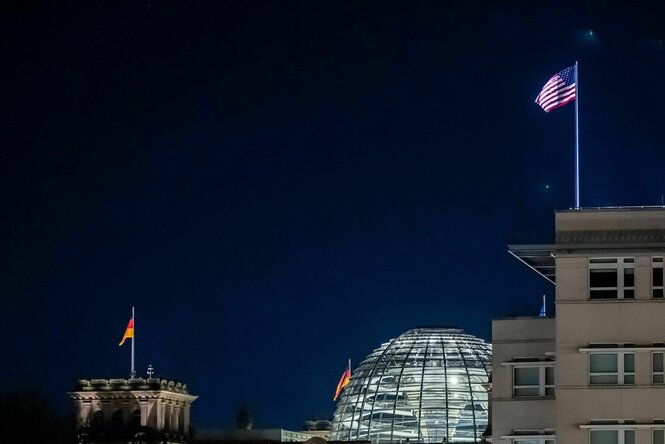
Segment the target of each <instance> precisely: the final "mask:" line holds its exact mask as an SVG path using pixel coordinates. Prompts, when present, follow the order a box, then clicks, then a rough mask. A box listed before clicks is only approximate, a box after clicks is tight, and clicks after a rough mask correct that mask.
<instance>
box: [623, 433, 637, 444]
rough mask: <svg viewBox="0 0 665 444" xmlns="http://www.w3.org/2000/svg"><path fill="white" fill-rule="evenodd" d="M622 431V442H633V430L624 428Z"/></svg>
mask: <svg viewBox="0 0 665 444" xmlns="http://www.w3.org/2000/svg"><path fill="white" fill-rule="evenodd" d="M623 433H624V435H623V444H635V430H624V431H623Z"/></svg>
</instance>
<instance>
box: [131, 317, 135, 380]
mask: <svg viewBox="0 0 665 444" xmlns="http://www.w3.org/2000/svg"><path fill="white" fill-rule="evenodd" d="M132 323H133V325H134V331H133V335H132V369H131V373H130V376H131V378H132V379H134V378H136V370H135V369H134V343H135V342H136V321H135V320H134V307H133V306H132Z"/></svg>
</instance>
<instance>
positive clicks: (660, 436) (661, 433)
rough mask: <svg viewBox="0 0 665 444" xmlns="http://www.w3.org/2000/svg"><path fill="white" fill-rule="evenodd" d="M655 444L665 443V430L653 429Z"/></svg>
mask: <svg viewBox="0 0 665 444" xmlns="http://www.w3.org/2000/svg"><path fill="white" fill-rule="evenodd" d="M653 444H665V430H654V431H653Z"/></svg>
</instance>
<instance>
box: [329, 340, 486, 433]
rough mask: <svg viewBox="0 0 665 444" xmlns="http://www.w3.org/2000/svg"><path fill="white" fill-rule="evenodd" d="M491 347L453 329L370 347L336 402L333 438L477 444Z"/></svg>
mask: <svg viewBox="0 0 665 444" xmlns="http://www.w3.org/2000/svg"><path fill="white" fill-rule="evenodd" d="M491 360H492V348H491V345H490V344H487V343H485V341H483V340H482V339H479V338H476V337H475V336H472V335H468V334H466V333H464V331H463V330H460V329H457V328H446V327H422V328H414V329H413V330H409V331H407V332H406V333H404V334H402V335H401V336H399V337H398V338H397V339H392V340H390V341H388V342H386V343H385V344H382V345H381V346H380V347H379V348H377V349H376V350H374V351H373V352H372V353H370V354H369V356H367V358H366V359H365V360H364V361H363V362H361V363H360V365H359V366H358V368H356V369H355V370H354V372H353V373H352V375H351V381H350V382H349V384H348V385H347V386H346V388H345V389H344V392H343V393H342V395H341V397H340V400H339V402H338V404H337V410H336V411H335V417H334V419H333V428H332V436H331V439H332V440H338V441H347V440H351V441H355V440H370V441H372V442H373V443H388V442H405V441H407V440H408V441H411V442H426V443H430V442H431V443H441V442H444V439H446V440H447V441H448V442H479V441H480V438H481V437H482V435H483V432H484V431H485V429H486V428H487V422H488V410H487V407H488V393H487V390H486V389H485V387H484V384H487V383H488V382H489V377H490V371H491V369H490V365H491Z"/></svg>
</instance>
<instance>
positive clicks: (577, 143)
mask: <svg viewBox="0 0 665 444" xmlns="http://www.w3.org/2000/svg"><path fill="white" fill-rule="evenodd" d="M577 72H578V68H577V61H575V208H579V207H580V119H579V108H580V105H579V104H580V81H579V76H578V75H577Z"/></svg>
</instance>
